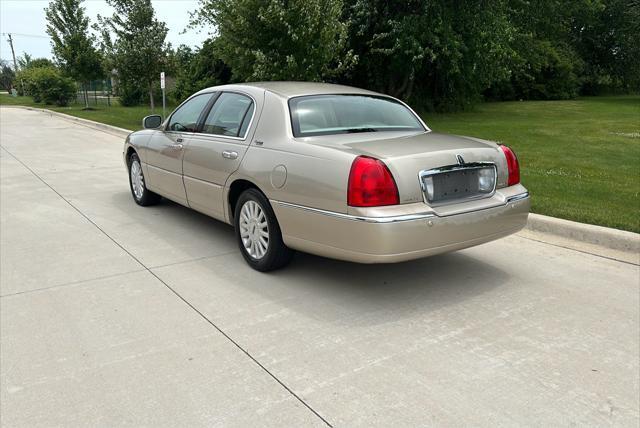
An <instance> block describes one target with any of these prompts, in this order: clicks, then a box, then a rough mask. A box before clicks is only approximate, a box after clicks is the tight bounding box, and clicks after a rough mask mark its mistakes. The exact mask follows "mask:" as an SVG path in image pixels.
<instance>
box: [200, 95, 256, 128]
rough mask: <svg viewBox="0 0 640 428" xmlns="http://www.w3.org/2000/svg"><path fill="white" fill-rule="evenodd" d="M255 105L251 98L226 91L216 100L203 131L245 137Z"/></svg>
mask: <svg viewBox="0 0 640 428" xmlns="http://www.w3.org/2000/svg"><path fill="white" fill-rule="evenodd" d="M253 110H254V105H253V101H252V100H251V98H249V97H247V96H245V95H241V94H235V93H231V92H224V93H223V94H222V95H220V97H219V98H218V99H217V100H216V102H215V104H214V105H213V107H212V108H211V111H210V112H209V114H208V115H207V118H206V119H205V121H204V126H203V128H202V132H203V133H205V134H214V135H224V136H227V137H240V138H244V136H245V134H246V133H247V128H248V127H249V122H250V121H251V118H252V116H253Z"/></svg>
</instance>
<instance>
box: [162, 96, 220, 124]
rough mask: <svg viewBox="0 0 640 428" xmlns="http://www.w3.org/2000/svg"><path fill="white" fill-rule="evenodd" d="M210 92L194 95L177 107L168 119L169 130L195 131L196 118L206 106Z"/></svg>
mask: <svg viewBox="0 0 640 428" xmlns="http://www.w3.org/2000/svg"><path fill="white" fill-rule="evenodd" d="M211 95H212V94H202V95H196V96H195V97H193V98H191V99H190V100H189V101H187V102H185V103H184V104H182V105H181V106H180V107H178V110H176V111H175V112H174V113H173V115H172V116H171V120H170V121H169V130H170V131H179V132H196V128H197V126H198V118H200V115H201V114H202V110H204V108H205V107H206V106H207V103H208V102H209V100H210V99H211Z"/></svg>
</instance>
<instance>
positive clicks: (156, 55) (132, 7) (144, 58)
mask: <svg viewBox="0 0 640 428" xmlns="http://www.w3.org/2000/svg"><path fill="white" fill-rule="evenodd" d="M107 3H109V4H110V5H111V6H112V7H113V8H114V9H115V13H114V14H113V16H111V17H109V18H103V17H98V20H99V22H100V25H99V26H96V27H95V28H96V29H98V30H99V31H100V32H101V34H102V38H103V42H102V43H103V48H104V49H105V50H106V51H107V52H108V55H109V56H110V58H109V63H110V64H112V65H113V67H114V68H115V69H116V70H117V74H118V81H119V82H120V85H121V86H122V89H123V90H125V91H132V92H137V93H138V94H139V96H140V97H141V96H142V93H141V89H143V88H144V89H145V90H146V91H147V93H148V95H149V101H150V104H151V108H152V109H153V108H154V89H155V86H157V85H155V84H156V83H157V82H158V81H159V80H160V72H161V71H162V70H163V68H164V67H165V65H166V63H167V58H166V53H167V50H168V48H169V47H168V46H167V44H166V43H165V39H166V37H167V32H168V29H167V25H166V24H165V23H164V22H161V21H159V20H158V19H157V18H156V16H155V12H154V10H153V6H152V5H151V0H107ZM112 36H113V37H112ZM154 85H155V86H154ZM130 95H131V94H130ZM136 98H138V101H139V97H136V96H133V97H131V102H132V103H136Z"/></svg>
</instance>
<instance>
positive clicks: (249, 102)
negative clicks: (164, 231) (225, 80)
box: [183, 92, 256, 220]
mask: <svg viewBox="0 0 640 428" xmlns="http://www.w3.org/2000/svg"><path fill="white" fill-rule="evenodd" d="M255 112H256V102H255V100H254V99H253V98H251V97H250V96H249V95H246V94H241V93H237V92H222V93H221V94H220V95H219V96H218V98H217V99H216V100H215V102H214V104H213V106H212V107H211V109H210V110H209V112H208V113H207V115H206V117H205V118H204V122H203V124H202V127H201V130H200V132H199V133H197V134H193V136H192V137H191V139H190V140H189V144H188V146H186V147H185V151H184V159H183V174H184V186H185V189H186V192H187V199H188V202H189V206H190V207H191V208H193V209H196V210H198V211H201V212H204V213H206V214H208V215H211V216H213V217H215V218H218V219H221V220H224V203H223V188H224V185H225V182H226V181H227V178H228V177H229V176H230V175H231V174H232V173H233V172H234V171H235V170H237V169H238V167H239V166H240V162H241V161H242V158H243V156H244V154H245V152H246V150H247V148H248V146H249V141H250V139H249V138H248V137H249V134H250V133H251V131H252V127H253V126H252V124H253V118H254V117H255Z"/></svg>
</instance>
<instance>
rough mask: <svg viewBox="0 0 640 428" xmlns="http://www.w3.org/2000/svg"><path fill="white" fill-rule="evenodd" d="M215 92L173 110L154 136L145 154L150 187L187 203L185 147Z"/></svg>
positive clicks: (199, 96)
mask: <svg viewBox="0 0 640 428" xmlns="http://www.w3.org/2000/svg"><path fill="white" fill-rule="evenodd" d="M213 95H214V94H213V93H206V94H200V95H196V96H194V97H192V98H190V99H188V100H187V101H185V102H184V103H183V104H182V105H180V107H178V108H177V109H176V111H174V112H173V114H172V115H171V117H170V119H169V121H168V122H167V124H166V126H165V128H164V129H161V130H158V131H156V132H155V133H154V134H153V135H152V136H151V139H150V140H149V143H148V146H147V156H146V160H147V171H146V172H147V174H146V181H147V183H146V184H147V187H148V188H149V189H150V190H152V191H155V192H157V193H160V194H161V195H163V196H166V197H167V198H169V199H172V200H174V201H176V202H179V203H182V204H185V205H186V203H187V197H186V192H185V188H184V184H183V182H182V159H183V155H184V148H185V146H186V145H187V143H188V140H189V139H190V137H191V136H192V135H193V134H194V132H196V130H197V127H198V123H199V122H198V121H199V120H200V116H201V115H202V114H203V112H204V110H205V109H206V107H207V104H208V103H209V101H210V100H211V99H212V97H213Z"/></svg>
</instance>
